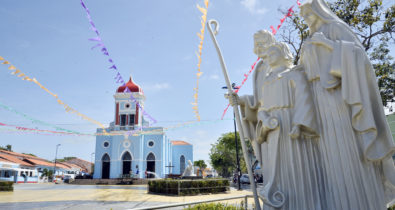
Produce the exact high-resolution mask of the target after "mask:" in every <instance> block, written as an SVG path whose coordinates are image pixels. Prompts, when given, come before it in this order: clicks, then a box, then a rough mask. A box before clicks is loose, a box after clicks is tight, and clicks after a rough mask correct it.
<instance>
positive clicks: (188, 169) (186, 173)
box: [182, 160, 196, 176]
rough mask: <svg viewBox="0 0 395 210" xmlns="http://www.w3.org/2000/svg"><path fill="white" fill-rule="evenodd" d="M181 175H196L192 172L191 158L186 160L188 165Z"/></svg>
mask: <svg viewBox="0 0 395 210" xmlns="http://www.w3.org/2000/svg"><path fill="white" fill-rule="evenodd" d="M182 176H196V174H194V173H193V164H192V161H191V160H188V166H187V167H186V168H185V170H184V173H182Z"/></svg>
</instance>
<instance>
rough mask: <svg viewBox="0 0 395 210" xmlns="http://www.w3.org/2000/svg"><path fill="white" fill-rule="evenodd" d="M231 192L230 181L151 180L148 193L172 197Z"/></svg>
mask: <svg viewBox="0 0 395 210" xmlns="http://www.w3.org/2000/svg"><path fill="white" fill-rule="evenodd" d="M227 190H229V181H228V180H226V179H204V180H203V179H201V180H171V179H161V180H150V181H148V192H151V193H161V194H171V195H198V194H207V193H219V192H226V191H227Z"/></svg>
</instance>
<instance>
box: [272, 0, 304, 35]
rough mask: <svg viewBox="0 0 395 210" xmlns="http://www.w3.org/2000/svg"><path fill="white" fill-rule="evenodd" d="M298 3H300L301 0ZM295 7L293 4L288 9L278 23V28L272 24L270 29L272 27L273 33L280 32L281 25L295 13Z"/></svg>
mask: <svg viewBox="0 0 395 210" xmlns="http://www.w3.org/2000/svg"><path fill="white" fill-rule="evenodd" d="M296 3H297V4H298V5H300V2H299V0H298V1H297V2H296ZM293 7H294V5H292V6H291V7H290V8H289V9H288V11H287V14H285V15H284V17H283V18H281V19H280V24H278V25H277V28H274V27H273V26H270V29H272V33H273V35H276V33H277V32H278V29H280V27H281V26H282V25H283V23H284V21H285V19H287V17H291V16H292V15H293V14H294V13H295V11H294V10H293Z"/></svg>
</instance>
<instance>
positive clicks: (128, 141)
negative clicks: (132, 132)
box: [122, 139, 132, 149]
mask: <svg viewBox="0 0 395 210" xmlns="http://www.w3.org/2000/svg"><path fill="white" fill-rule="evenodd" d="M125 144H128V145H129V146H126V145H125ZM122 146H123V147H124V148H125V149H128V148H129V147H130V146H132V141H130V140H129V139H124V140H123V142H122Z"/></svg>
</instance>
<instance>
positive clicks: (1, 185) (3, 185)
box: [0, 181, 14, 191]
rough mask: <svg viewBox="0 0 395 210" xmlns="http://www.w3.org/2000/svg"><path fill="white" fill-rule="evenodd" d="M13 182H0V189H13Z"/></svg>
mask: <svg viewBox="0 0 395 210" xmlns="http://www.w3.org/2000/svg"><path fill="white" fill-rule="evenodd" d="M13 184H14V182H3V181H1V182H0V191H14V187H13Z"/></svg>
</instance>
